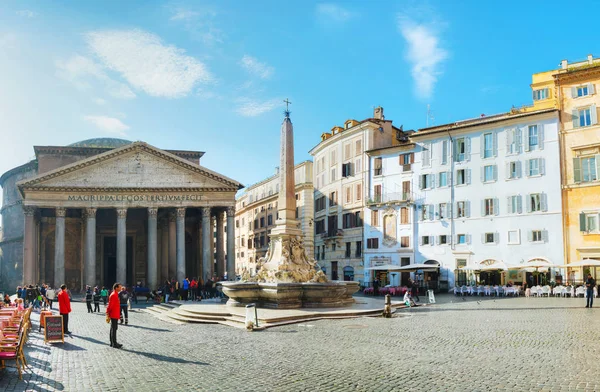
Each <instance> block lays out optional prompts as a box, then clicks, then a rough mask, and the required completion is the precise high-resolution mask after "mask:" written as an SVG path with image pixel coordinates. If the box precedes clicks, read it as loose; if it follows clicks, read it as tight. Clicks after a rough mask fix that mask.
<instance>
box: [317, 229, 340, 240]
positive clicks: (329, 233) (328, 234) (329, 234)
mask: <svg viewBox="0 0 600 392" xmlns="http://www.w3.org/2000/svg"><path fill="white" fill-rule="evenodd" d="M343 235H344V231H343V230H342V229H336V230H329V231H326V232H325V233H321V238H332V237H342V236H343Z"/></svg>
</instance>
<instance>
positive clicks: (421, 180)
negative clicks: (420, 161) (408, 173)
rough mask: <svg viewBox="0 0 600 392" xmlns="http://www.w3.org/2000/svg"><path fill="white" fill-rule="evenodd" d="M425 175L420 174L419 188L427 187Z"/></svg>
mask: <svg viewBox="0 0 600 392" xmlns="http://www.w3.org/2000/svg"><path fill="white" fill-rule="evenodd" d="M424 183H425V176H424V175H420V176H419V189H423V188H425V184H424Z"/></svg>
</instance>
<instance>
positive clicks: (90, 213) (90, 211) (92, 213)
mask: <svg viewBox="0 0 600 392" xmlns="http://www.w3.org/2000/svg"><path fill="white" fill-rule="evenodd" d="M97 211H98V209H97V208H93V207H90V208H85V209H84V210H83V216H84V217H85V218H95V217H96V212H97Z"/></svg>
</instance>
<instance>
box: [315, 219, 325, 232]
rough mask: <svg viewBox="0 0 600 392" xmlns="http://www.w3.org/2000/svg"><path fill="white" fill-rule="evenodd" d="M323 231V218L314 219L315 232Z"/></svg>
mask: <svg viewBox="0 0 600 392" xmlns="http://www.w3.org/2000/svg"><path fill="white" fill-rule="evenodd" d="M321 233H325V219H319V220H318V221H315V234H321Z"/></svg>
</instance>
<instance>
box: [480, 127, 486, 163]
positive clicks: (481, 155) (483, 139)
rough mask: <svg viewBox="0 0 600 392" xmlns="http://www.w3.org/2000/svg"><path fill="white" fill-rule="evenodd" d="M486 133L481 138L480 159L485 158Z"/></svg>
mask: <svg viewBox="0 0 600 392" xmlns="http://www.w3.org/2000/svg"><path fill="white" fill-rule="evenodd" d="M484 154H485V133H482V134H481V136H479V157H480V159H483V157H484V156H485V155H484Z"/></svg>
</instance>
